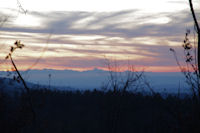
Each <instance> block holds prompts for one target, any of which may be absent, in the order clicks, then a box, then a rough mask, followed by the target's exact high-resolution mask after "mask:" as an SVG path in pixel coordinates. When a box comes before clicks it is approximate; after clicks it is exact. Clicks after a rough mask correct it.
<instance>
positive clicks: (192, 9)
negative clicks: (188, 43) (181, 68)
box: [189, 0, 200, 94]
mask: <svg viewBox="0 0 200 133" xmlns="http://www.w3.org/2000/svg"><path fill="white" fill-rule="evenodd" d="M189 3H190V10H191V13H192V17H193V19H194V24H195V28H196V29H195V30H196V32H197V34H198V46H197V47H198V48H197V60H198V72H199V74H200V70H199V68H200V28H199V24H198V21H197V18H196V15H195V12H194V8H193V4H192V0H189ZM199 94H200V91H199Z"/></svg>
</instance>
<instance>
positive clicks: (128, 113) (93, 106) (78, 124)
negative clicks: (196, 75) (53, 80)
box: [0, 89, 200, 133]
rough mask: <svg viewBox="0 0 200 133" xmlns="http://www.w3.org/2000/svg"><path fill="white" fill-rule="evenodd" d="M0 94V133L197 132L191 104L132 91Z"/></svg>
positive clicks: (195, 110)
mask: <svg viewBox="0 0 200 133" xmlns="http://www.w3.org/2000/svg"><path fill="white" fill-rule="evenodd" d="M31 96H32V103H33V108H34V111H35V114H36V117H35V118H36V119H35V120H33V115H32V112H31V108H30V105H29V103H28V100H27V98H28V96H27V94H26V93H22V94H15V96H9V95H7V94H6V93H3V92H1V95H0V132H2V133H134V132H136V133H173V132H174V133H184V132H185V133H195V132H198V133H199V132H200V127H199V123H200V116H199V114H200V112H199V106H197V103H194V102H193V101H194V100H193V99H191V98H189V97H185V98H184V99H180V98H178V97H177V96H168V97H167V98H165V99H163V98H162V97H161V96H160V95H159V94H154V95H153V96H149V95H146V96H145V95H142V94H140V93H131V92H123V93H122V92H115V93H114V92H111V91H110V92H102V91H97V90H94V91H84V92H80V91H76V92H71V91H50V90H45V89H44V90H31Z"/></svg>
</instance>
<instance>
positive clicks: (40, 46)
mask: <svg viewBox="0 0 200 133" xmlns="http://www.w3.org/2000/svg"><path fill="white" fill-rule="evenodd" d="M27 16H28V17H27ZM20 17H21V18H20ZM20 21H24V22H23V23H19V22H20ZM192 25H193V22H192V18H191V15H190V12H189V11H180V12H177V13H173V14H172V13H167V12H166V13H159V14H158V13H151V14H150V13H141V11H140V10H124V11H116V12H80V11H76V12H75V11H74V12H70V11H63V12H44V13H41V12H29V13H28V14H27V15H26V16H25V15H21V14H20V15H19V16H17V17H16V16H12V17H10V18H8V21H7V22H6V23H5V24H4V26H2V27H1V28H0V42H1V44H0V45H1V47H5V48H4V49H1V51H2V52H1V54H0V58H1V60H3V57H5V54H6V53H7V52H8V49H9V46H10V44H12V43H13V42H14V41H15V40H17V39H18V40H21V41H22V42H23V43H24V44H25V45H26V48H25V49H24V50H22V51H18V52H16V53H15V56H16V57H15V58H16V60H17V62H18V63H19V64H24V66H27V67H28V66H29V65H31V64H34V62H35V61H36V60H37V58H41V59H40V60H39V62H38V64H37V65H36V66H34V67H35V68H46V67H48V68H55V69H66V68H70V69H72V68H78V69H80V70H81V69H87V68H94V67H101V68H102V67H104V66H105V65H104V64H103V63H102V62H104V60H105V57H106V58H112V59H116V60H118V61H119V62H121V63H122V64H125V63H124V62H127V60H129V62H131V63H132V64H134V65H135V66H145V67H149V71H151V68H152V70H153V71H154V70H155V68H160V69H159V70H162V71H164V69H167V68H168V69H167V71H170V68H171V71H174V68H175V66H176V64H175V61H174V59H173V56H172V55H171V53H170V52H169V48H170V47H173V48H175V49H177V51H181V44H182V40H183V39H184V33H185V30H186V29H187V28H191V29H192ZM8 44H9V45H8ZM153 68H154V69H153ZM159 70H158V71H159Z"/></svg>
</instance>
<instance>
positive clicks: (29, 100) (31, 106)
mask: <svg viewBox="0 0 200 133" xmlns="http://www.w3.org/2000/svg"><path fill="white" fill-rule="evenodd" d="M9 57H10V60H11V63H12V65H13V66H14V68H15V71H16V72H17V74H18V76H19V78H20V80H21V81H22V83H23V85H24V88H25V90H26V92H27V95H28V103H29V105H30V109H31V113H32V115H33V122H35V121H36V113H35V111H34V109H33V104H32V97H31V93H30V89H29V88H28V86H27V85H26V82H25V81H24V79H23V78H22V76H21V74H20V72H19V71H18V69H17V66H16V65H15V63H14V61H13V59H12V55H11V54H9Z"/></svg>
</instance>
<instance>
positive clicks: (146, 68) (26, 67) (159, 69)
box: [0, 64, 180, 72]
mask: <svg viewBox="0 0 200 133" xmlns="http://www.w3.org/2000/svg"><path fill="white" fill-rule="evenodd" d="M132 67H133V70H135V71H145V72H180V69H179V67H178V66H132ZM17 68H18V69H19V70H20V71H26V70H29V69H30V70H42V69H54V70H74V71H80V72H82V71H88V70H93V69H100V70H104V71H109V69H108V67H106V66H105V67H98V66H94V67H65V66H54V67H52V66H48V65H46V64H44V65H43V64H36V65H35V66H32V67H31V66H30V65H28V64H27V65H20V64H17ZM112 69H113V71H126V70H132V69H129V68H128V67H127V66H118V67H117V68H114V67H112ZM12 70H13V66H12V65H11V64H5V65H1V66H0V71H12Z"/></svg>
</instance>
